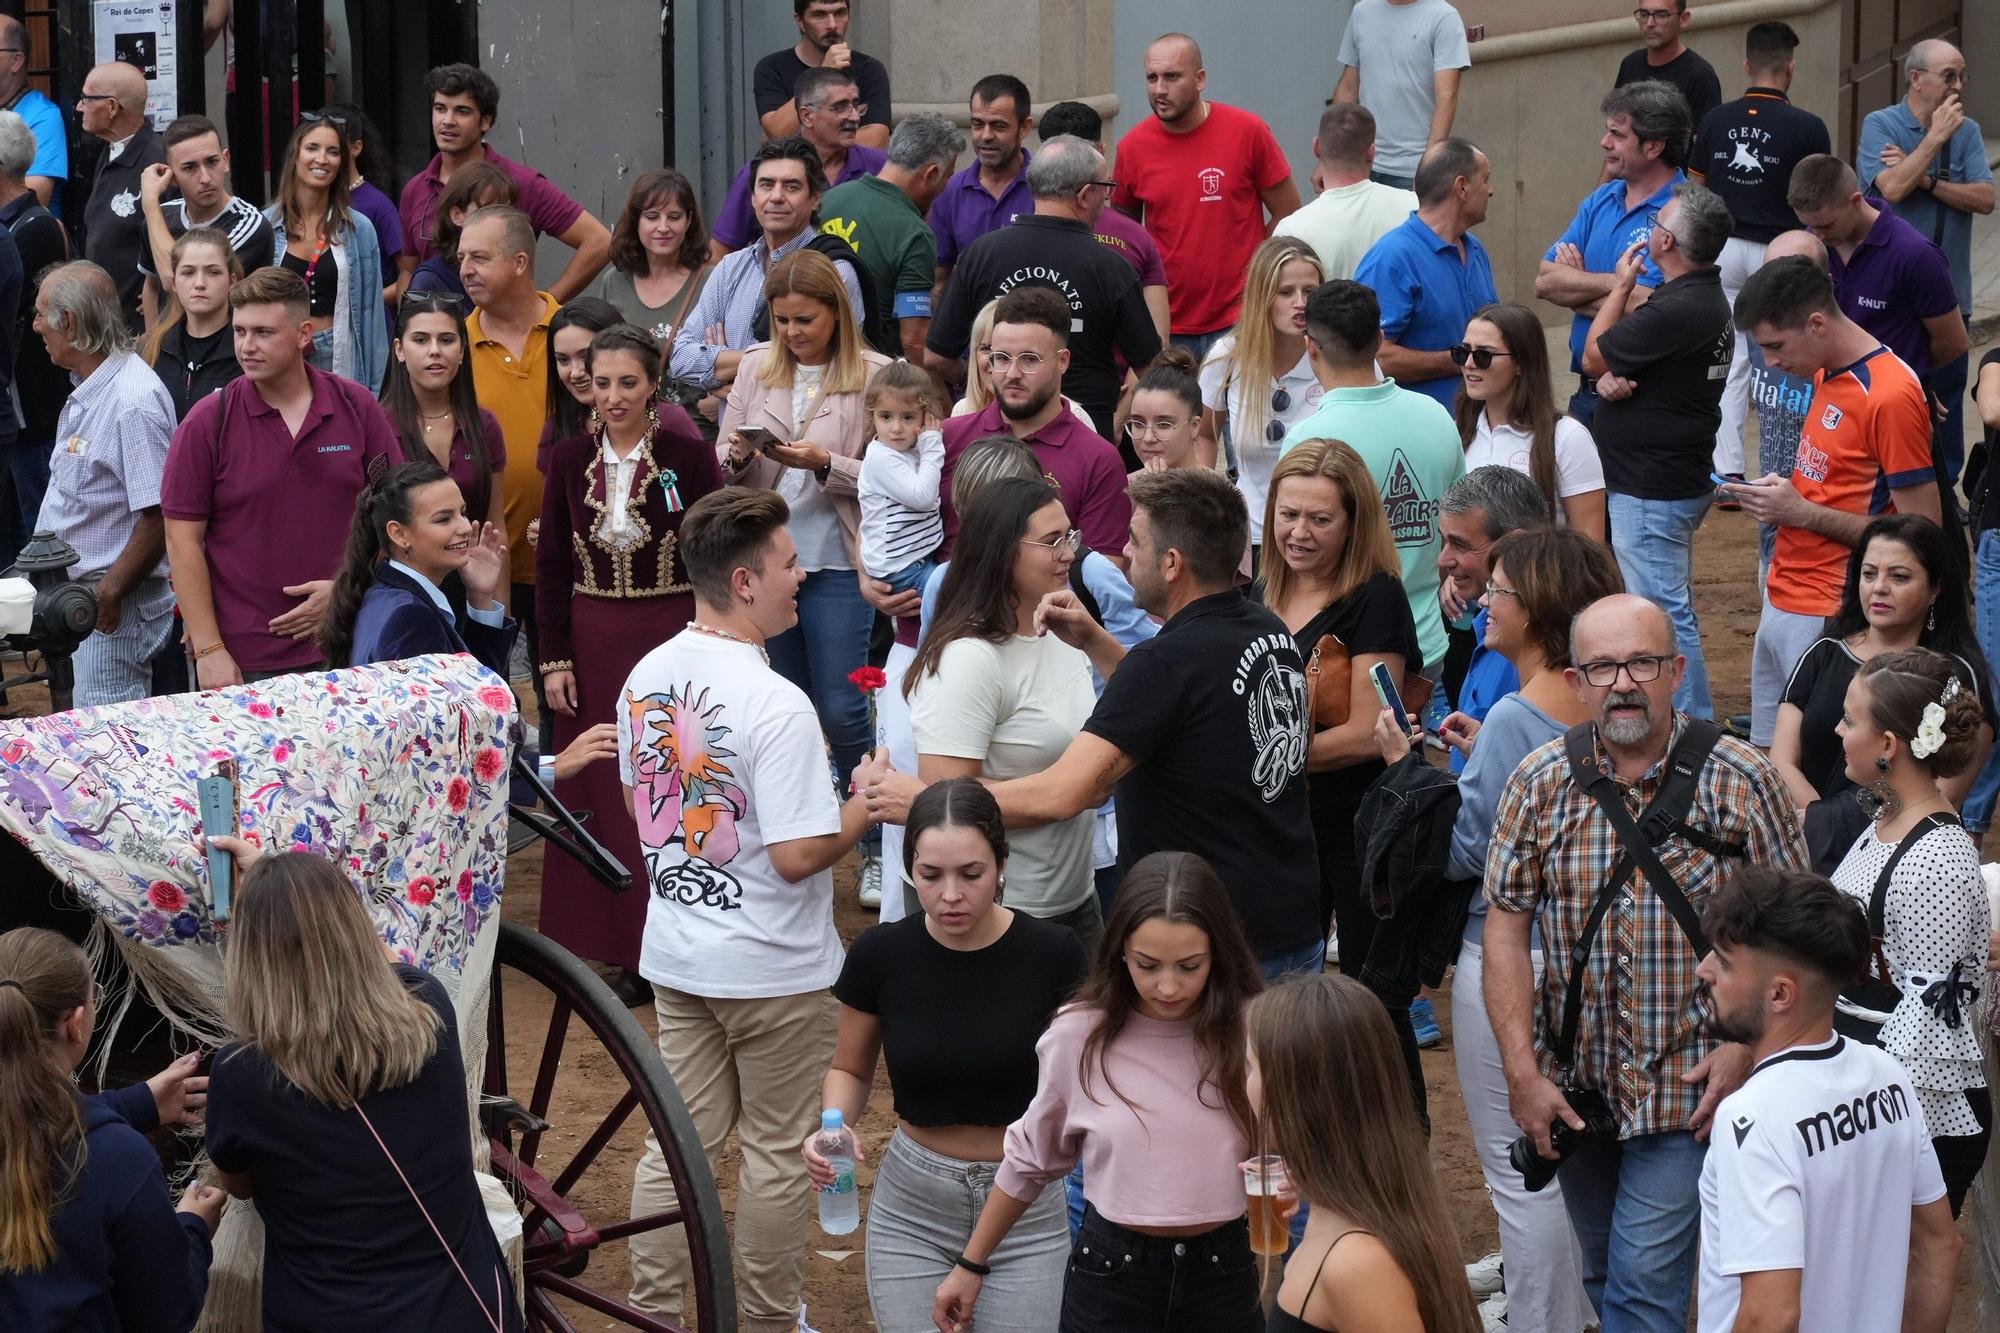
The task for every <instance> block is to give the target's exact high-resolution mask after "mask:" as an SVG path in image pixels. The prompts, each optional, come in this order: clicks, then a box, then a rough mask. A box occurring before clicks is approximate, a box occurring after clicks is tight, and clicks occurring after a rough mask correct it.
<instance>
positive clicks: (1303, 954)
mask: <svg viewBox="0 0 2000 1333" xmlns="http://www.w3.org/2000/svg"><path fill="white" fill-rule="evenodd" d="M1257 970H1258V971H1259V972H1262V973H1263V974H1264V984H1265V985H1267V986H1274V985H1276V984H1277V983H1278V982H1280V981H1283V980H1284V979H1285V978H1286V977H1289V976H1292V975H1294V974H1296V973H1301V972H1303V973H1308V974H1310V973H1313V972H1324V971H1326V941H1325V940H1315V941H1313V943H1311V944H1309V945H1307V946H1306V947H1305V948H1303V949H1300V950H1298V951H1297V952H1295V953H1274V954H1269V955H1266V956H1264V957H1261V958H1259V959H1258V960H1257Z"/></svg>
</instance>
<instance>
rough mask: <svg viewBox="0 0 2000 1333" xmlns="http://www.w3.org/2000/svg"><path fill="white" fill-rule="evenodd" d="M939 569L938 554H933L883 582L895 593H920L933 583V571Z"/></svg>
mask: <svg viewBox="0 0 2000 1333" xmlns="http://www.w3.org/2000/svg"><path fill="white" fill-rule="evenodd" d="M937 567H938V561H937V554H936V553H935V552H933V553H932V554H930V555H927V556H925V557H924V558H923V559H921V560H912V561H911V562H910V563H909V564H907V565H904V566H903V567H902V568H901V569H899V570H897V571H896V572H895V573H893V574H891V575H890V576H889V577H888V578H886V579H883V580H882V582H884V583H886V584H888V585H889V587H890V590H891V591H894V592H919V593H920V592H922V591H923V590H924V585H925V584H926V583H929V582H930V581H931V571H932V570H934V569H936V568H937ZM860 586H861V585H860V584H859V583H858V582H857V583H856V584H855V587H856V589H857V590H858V589H859V588H860Z"/></svg>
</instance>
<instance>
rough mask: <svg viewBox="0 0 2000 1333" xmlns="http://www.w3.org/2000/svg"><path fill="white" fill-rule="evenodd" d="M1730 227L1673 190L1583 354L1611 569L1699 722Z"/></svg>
mask: <svg viewBox="0 0 2000 1333" xmlns="http://www.w3.org/2000/svg"><path fill="white" fill-rule="evenodd" d="M1636 86H1637V87H1642V88H1643V87H1645V86H1646V85H1644V84H1639V85H1636ZM1673 96H1674V98H1675V100H1676V101H1678V100H1679V98H1680V94H1679V93H1674V94H1673ZM1733 226H1734V223H1733V222H1732V220H1731V219H1730V216H1729V206H1728V205H1727V204H1725V203H1723V202H1722V199H1721V197H1720V196H1719V195H1717V194H1716V193H1715V191H1713V190H1710V189H1707V188H1706V187H1704V186H1700V185H1686V184H1683V185H1679V186H1676V187H1675V189H1674V191H1673V197H1672V198H1671V199H1669V200H1668V201H1667V204H1666V206H1665V207H1663V208H1661V209H1660V210H1659V211H1658V212H1657V213H1655V214H1654V215H1653V224H1652V227H1651V228H1650V230H1649V232H1648V235H1647V236H1646V237H1644V238H1642V239H1639V240H1635V241H1633V242H1632V243H1631V244H1630V245H1628V246H1627V247H1626V249H1625V253H1624V254H1623V255H1622V256H1620V258H1619V260H1618V265H1617V268H1616V269H1615V271H1614V272H1613V274H1612V285H1611V290H1610V291H1609V292H1607V293H1606V294H1605V298H1604V301H1603V303H1602V304H1601V305H1600V306H1599V307H1598V311H1597V314H1596V316H1595V317H1594V318H1593V319H1592V320H1591V323H1590V327H1589V329H1588V330H1586V332H1585V337H1584V345H1583V357H1582V365H1583V370H1584V373H1585V374H1586V375H1593V376H1596V377H1597V392H1598V397H1599V406H1598V409H1597V421H1598V429H1597V430H1596V432H1595V433H1596V436H1597V442H1598V448H1597V453H1598V457H1599V458H1600V459H1601V460H1602V461H1603V463H1604V489H1605V492H1606V495H1605V513H1606V517H1607V518H1608V519H1609V520H1610V524H1611V531H1612V533H1613V535H1614V537H1615V543H1616V550H1617V552H1618V570H1619V572H1620V573H1621V574H1623V575H1624V576H1625V587H1626V588H1627V589H1628V590H1629V591H1631V592H1634V593H1637V594H1639V595H1640V596H1641V597H1649V598H1651V599H1652V600H1653V601H1654V602H1656V603H1657V604H1658V605H1659V606H1660V608H1661V609H1662V610H1664V611H1665V612H1666V613H1667V615H1668V616H1669V617H1670V618H1671V619H1672V620H1673V622H1674V631H1675V634H1676V636H1677V637H1678V639H1679V643H1680V651H1681V653H1682V655H1683V656H1685V657H1686V658H1687V671H1686V673H1685V674H1684V675H1683V676H1682V677H1681V681H1680V687H1679V688H1678V689H1676V690H1675V692H1674V706H1675V707H1677V708H1679V709H1680V710H1681V711H1683V712H1685V713H1688V714H1691V715H1692V716H1695V717H1703V718H1705V717H1707V716H1709V696H1708V665H1707V661H1706V659H1705V658H1704V657H1703V656H1702V648H1701V624H1700V622H1699V621H1698V620H1697V619H1696V617H1695V611H1694V589H1693V578H1694V534H1695V530H1696V529H1697V528H1699V527H1700V526H1701V521H1702V519H1704V518H1706V517H1707V516H1708V507H1709V505H1710V503H1712V502H1713V501H1714V499H1715V484H1714V482H1712V481H1711V480H1710V479H1709V469H1710V466H1711V464H1712V462H1713V458H1714V454H1715V432H1716V430H1717V429H1718V428H1719V427H1720V426H1721V425H1722V390H1723V387H1724V386H1725V385H1726V384H1727V383H1728V380H1729V360H1730V358H1731V357H1732V356H1733V355H1734V354H1735V351H1736V326H1735V324H1734V323H1733V322H1732V320H1731V316H1730V310H1729V300H1728V298H1727V297H1725V296H1724V295H1723V294H1722V270H1721V269H1720V268H1719V267H1717V265H1716V260H1717V258H1718V257H1720V256H1721V254H1722V247H1723V244H1724V243H1725V242H1726V241H1728V239H1729V234H1730V231H1731V229H1732V227H1733ZM1649 256H1650V258H1649ZM1649 263H1650V264H1657V265H1658V266H1659V270H1660V273H1661V274H1662V276H1664V278H1665V279H1666V281H1665V282H1663V283H1662V284H1661V285H1660V286H1659V288H1658V289H1656V290H1655V291H1654V292H1653V295H1652V298H1651V299H1650V300H1648V301H1646V302H1645V303H1644V304H1643V305H1640V306H1638V307H1637V308H1636V309H1634V308H1633V305H1632V294H1633V292H1634V290H1635V289H1636V287H1637V285H1638V282H1639V275H1640V272H1641V270H1642V269H1643V268H1644V267H1645V266H1646V265H1647V264H1649Z"/></svg>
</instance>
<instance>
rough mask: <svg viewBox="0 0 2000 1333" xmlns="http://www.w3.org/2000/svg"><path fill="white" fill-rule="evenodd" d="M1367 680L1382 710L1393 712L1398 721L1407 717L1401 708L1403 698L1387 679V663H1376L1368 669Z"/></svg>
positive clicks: (1391, 681)
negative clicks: (1371, 685) (1380, 703)
mask: <svg viewBox="0 0 2000 1333" xmlns="http://www.w3.org/2000/svg"><path fill="white" fill-rule="evenodd" d="M1368 679H1369V681H1370V682H1371V683H1372V684H1373V685H1374V686H1375V697H1376V698H1378V699H1380V700H1381V701H1382V706H1383V707H1384V708H1387V709H1389V710H1390V711H1391V712H1393V713H1394V714H1395V715H1396V718H1397V720H1398V721H1400V720H1401V719H1402V718H1404V717H1405V716H1407V712H1406V710H1405V709H1404V708H1403V696H1402V694H1401V693H1400V692H1399V691H1398V690H1397V689H1396V682H1395V681H1394V680H1391V679H1390V678H1389V667H1388V664H1387V663H1384V662H1377V663H1376V664H1375V665H1374V666H1372V667H1369V668H1368Z"/></svg>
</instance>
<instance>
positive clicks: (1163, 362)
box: [1153, 343, 1200, 375]
mask: <svg viewBox="0 0 2000 1333" xmlns="http://www.w3.org/2000/svg"><path fill="white" fill-rule="evenodd" d="M1153 364H1154V365H1156V366H1160V367H1162V368H1164V369H1167V370H1178V371H1179V372H1181V374H1183V375H1192V374H1194V373H1196V371H1198V370H1199V369H1200V365H1199V363H1198V362H1196V360H1195V359H1194V353H1193V352H1190V351H1189V350H1188V349H1187V348H1185V347H1182V346H1180V345H1179V344H1178V343H1168V344H1167V345H1166V346H1165V347H1162V348H1161V349H1160V354H1159V355H1158V356H1156V357H1154V358H1153Z"/></svg>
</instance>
